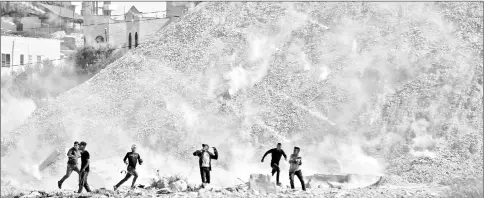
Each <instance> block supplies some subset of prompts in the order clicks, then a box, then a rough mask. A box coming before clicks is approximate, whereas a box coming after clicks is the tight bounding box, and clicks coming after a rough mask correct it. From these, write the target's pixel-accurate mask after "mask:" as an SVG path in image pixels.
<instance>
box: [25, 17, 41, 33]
mask: <svg viewBox="0 0 484 198" xmlns="http://www.w3.org/2000/svg"><path fill="white" fill-rule="evenodd" d="M20 22H21V23H22V25H23V29H24V31H31V30H32V29H34V28H40V27H41V26H42V25H41V20H40V19H39V17H22V18H21V19H20Z"/></svg>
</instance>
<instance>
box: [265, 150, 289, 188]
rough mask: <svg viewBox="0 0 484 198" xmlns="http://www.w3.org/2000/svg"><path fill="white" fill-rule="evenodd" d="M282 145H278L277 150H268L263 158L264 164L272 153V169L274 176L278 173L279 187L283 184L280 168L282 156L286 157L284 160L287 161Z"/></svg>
mask: <svg viewBox="0 0 484 198" xmlns="http://www.w3.org/2000/svg"><path fill="white" fill-rule="evenodd" d="M281 146H282V145H281V143H277V148H273V149H271V150H268V151H267V152H266V153H265V154H264V156H263V157H262V160H261V162H264V158H265V157H266V156H267V155H268V154H269V153H271V154H272V155H271V168H272V172H271V173H272V176H274V173H277V175H276V181H277V185H278V186H280V185H281V182H279V174H280V173H281V169H280V168H279V161H281V156H284V160H287V156H286V153H284V150H282V148H281Z"/></svg>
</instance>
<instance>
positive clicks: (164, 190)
mask: <svg viewBox="0 0 484 198" xmlns="http://www.w3.org/2000/svg"><path fill="white" fill-rule="evenodd" d="M170 193H171V190H170V189H168V188H163V189H160V190H158V191H157V192H156V194H170Z"/></svg>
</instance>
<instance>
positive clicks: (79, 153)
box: [57, 141, 306, 193]
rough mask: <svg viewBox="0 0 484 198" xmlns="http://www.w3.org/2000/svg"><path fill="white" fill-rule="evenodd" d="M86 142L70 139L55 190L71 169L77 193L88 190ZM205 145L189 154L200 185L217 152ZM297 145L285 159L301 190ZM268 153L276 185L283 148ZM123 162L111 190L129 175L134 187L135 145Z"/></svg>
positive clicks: (292, 181)
mask: <svg viewBox="0 0 484 198" xmlns="http://www.w3.org/2000/svg"><path fill="white" fill-rule="evenodd" d="M86 146H87V144H86V142H81V143H79V142H77V141H76V142H74V146H73V147H72V148H71V149H69V151H67V157H68V161H67V171H66V174H65V175H64V177H62V179H61V180H59V181H58V182H57V186H58V187H59V189H62V183H63V182H64V181H65V180H66V179H67V178H69V176H70V175H71V173H72V171H75V172H77V173H78V174H79V190H78V191H77V192H78V193H82V190H83V189H84V188H85V189H86V191H87V192H91V189H90V188H89V185H88V183H87V177H88V175H89V171H90V169H89V164H90V160H89V159H90V155H89V152H88V151H87V150H86ZM209 148H210V147H209V146H208V145H207V144H202V149H201V150H197V151H195V152H194V153H193V156H196V157H198V158H199V167H200V175H201V177H202V187H204V186H205V185H206V184H209V183H210V171H212V159H213V160H217V159H218V152H217V149H216V148H215V147H212V148H213V151H214V152H213V153H212V152H210V151H209ZM299 151H300V149H299V147H294V153H293V154H291V156H290V158H289V164H290V167H289V179H290V184H291V188H292V189H294V175H296V176H297V177H298V179H299V181H300V182H301V186H302V189H303V190H306V187H305V185H304V180H303V176H302V172H301V169H300V166H301V165H302V162H301V157H300V156H299ZM268 154H272V159H271V167H272V171H271V173H272V176H274V174H275V173H277V175H276V181H277V185H279V186H280V185H281V183H280V181H279V174H280V172H281V170H280V168H279V161H280V160H281V157H282V156H284V159H285V160H287V156H286V154H285V153H284V150H282V148H281V143H278V144H277V147H276V148H273V149H270V150H268V151H267V152H266V153H265V154H264V156H263V157H262V160H261V162H264V158H265V157H266V156H267V155H268ZM78 158H81V168H80V169H79V168H78V162H77V159H78ZM123 161H124V163H125V164H126V165H127V170H126V176H125V177H124V178H123V179H122V180H121V181H120V182H119V183H118V184H116V185H115V186H113V188H114V190H115V191H116V190H117V189H118V188H119V186H121V185H122V184H123V183H124V182H126V181H127V180H128V179H129V178H130V177H131V176H134V177H133V182H132V184H131V188H134V187H135V185H134V184H135V183H136V179H138V173H137V172H136V165H137V164H138V162H139V164H140V165H141V164H142V163H143V160H142V159H141V157H140V155H139V154H138V153H137V152H136V145H135V144H133V145H132V146H131V152H128V153H126V155H125V156H124V158H123Z"/></svg>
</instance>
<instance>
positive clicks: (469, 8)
mask: <svg viewBox="0 0 484 198" xmlns="http://www.w3.org/2000/svg"><path fill="white" fill-rule="evenodd" d="M482 12H483V6H482V3H450V2H449V3H361V2H360V3H350V2H347V3H320V2H317V3H316V2H314V3H307V2H300V3H269V2H263V3H239V2H231V3H215V2H211V3H201V4H199V5H198V6H197V7H196V8H195V9H194V10H193V11H192V12H191V13H189V14H187V15H186V16H184V17H183V18H182V19H181V20H180V21H179V22H176V23H172V24H170V25H169V26H167V27H166V28H165V29H163V30H162V31H161V32H159V33H158V34H157V36H156V37H153V38H152V39H151V40H150V42H148V44H145V45H142V46H140V47H138V48H137V49H135V50H132V51H131V52H130V53H128V54H127V55H125V56H124V57H123V58H121V59H119V60H117V61H116V62H114V63H113V64H111V65H109V66H108V67H107V68H106V69H104V70H103V71H102V72H100V73H99V74H98V75H96V76H95V77H93V78H92V79H90V80H89V81H87V82H86V83H84V84H82V85H79V86H78V87H76V88H74V89H71V90H70V91H68V92H66V93H64V94H62V95H60V96H59V97H57V98H56V99H55V101H53V102H52V103H50V104H48V105H46V106H44V107H42V108H40V109H38V110H36V112H35V113H34V114H33V115H32V116H31V118H30V119H29V120H28V121H27V122H26V124H25V125H23V126H21V127H19V128H18V129H17V130H16V131H14V132H13V133H11V134H2V180H4V178H5V179H8V180H15V179H16V178H18V176H19V175H31V174H33V172H35V170H33V169H32V168H31V167H25V166H24V167H19V166H18V164H19V163H20V164H28V165H29V166H30V165H31V166H34V165H35V164H39V163H41V162H42V160H44V158H45V157H46V156H47V155H48V154H50V152H52V149H54V148H57V147H59V146H61V147H64V146H68V145H70V144H71V142H72V141H74V140H85V141H87V142H88V149H89V151H90V152H91V155H92V156H95V159H93V161H96V160H98V161H103V162H110V161H116V160H118V161H119V160H120V159H118V158H121V157H122V156H121V155H122V154H123V153H124V152H126V149H127V148H128V147H129V145H130V144H132V143H133V142H137V143H138V144H140V145H142V147H141V150H143V151H144V152H148V151H149V152H150V155H149V156H150V158H151V159H152V160H145V161H147V167H149V168H157V167H160V166H165V171H170V170H172V171H175V170H180V169H177V168H180V166H187V165H188V164H190V163H196V162H195V160H194V159H193V156H192V155H191V153H192V152H193V151H194V150H195V149H198V148H199V147H200V146H201V144H202V143H208V144H210V145H211V146H216V147H217V148H218V150H219V151H220V156H221V158H220V159H219V160H218V161H217V169H218V170H223V171H225V172H224V174H226V175H227V176H226V178H223V179H219V181H217V182H220V183H230V182H232V181H233V180H232V179H229V178H231V177H234V178H236V176H239V175H245V177H247V175H248V173H250V172H254V171H255V172H263V170H261V169H260V167H261V166H259V164H260V163H259V160H260V157H261V155H262V152H263V151H264V150H265V149H267V148H270V147H272V146H274V145H275V143H277V142H282V143H283V148H284V149H286V153H289V152H290V151H291V149H292V147H293V146H300V147H301V148H302V155H303V158H304V160H305V163H304V164H305V165H304V168H305V170H307V173H308V174H309V173H315V172H346V173H365V174H385V175H397V176H400V177H402V178H403V179H404V180H405V181H407V182H420V183H430V182H443V183H445V182H448V181H449V179H450V180H452V179H453V178H456V177H459V178H474V177H480V178H482V155H483V154H482V148H483V147H482V138H483V134H482V131H483V124H482V113H483V111H482V94H483V90H482V81H483V79H482V78H483V74H482V70H483V65H482V62H483V60H482V55H483V52H482V44H483V43H482V36H483V35H482V27H483V24H482V18H483V16H482ZM13 142H16V143H13ZM160 156H161V157H160ZM166 158H169V159H170V160H171V161H170V162H172V163H174V162H176V164H177V165H180V166H176V165H173V164H172V163H169V164H168V162H166V160H161V159H166ZM154 159H157V160H154ZM108 165H109V163H104V164H99V165H97V166H98V169H101V168H100V167H101V166H108ZM167 165H168V166H169V167H166V166H167ZM63 167H64V161H62V160H60V161H59V162H57V163H56V165H54V166H53V167H52V169H50V170H48V171H46V172H42V173H35V174H40V175H43V176H44V177H46V176H45V175H56V176H57V175H60V174H61V173H60V172H62V171H63ZM262 167H264V168H266V169H267V167H266V166H262ZM149 168H146V169H149ZM61 169H62V170H61ZM102 169H103V170H105V171H106V172H105V173H103V174H100V175H101V177H105V179H106V181H109V182H111V180H110V179H108V176H107V175H109V177H111V175H114V174H115V173H114V172H116V171H112V170H110V168H109V167H104V168H102ZM5 170H8V171H5ZM184 170H186V171H187V172H188V171H189V170H190V168H187V169H184ZM264 170H265V169H264ZM49 171H50V172H49ZM109 171H111V172H109ZM214 174H215V173H214ZM220 174H222V173H220ZM118 175H119V173H118ZM192 176H195V177H196V178H198V175H196V174H193V175H192ZM219 177H220V176H219ZM37 178H39V177H37ZM116 179H117V178H116ZM116 179H114V180H116ZM25 180H27V179H25ZM40 180H42V179H40ZM114 180H113V181H114ZM481 180H482V179H481ZM32 185H34V184H32Z"/></svg>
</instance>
